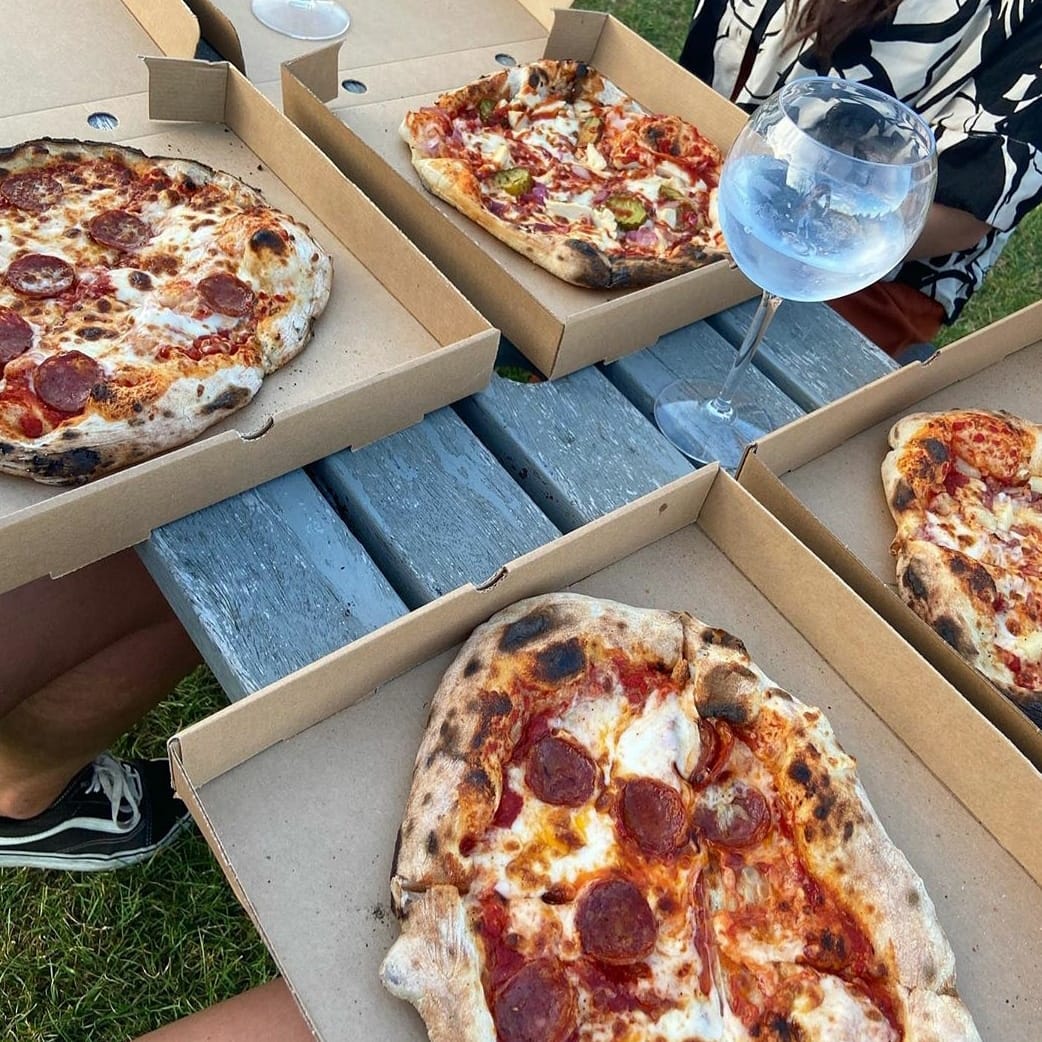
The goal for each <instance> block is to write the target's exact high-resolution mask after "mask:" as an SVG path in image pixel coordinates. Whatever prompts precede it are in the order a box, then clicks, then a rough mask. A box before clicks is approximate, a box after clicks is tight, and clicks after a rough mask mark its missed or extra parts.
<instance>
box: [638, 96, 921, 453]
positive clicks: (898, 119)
mask: <svg viewBox="0 0 1042 1042" xmlns="http://www.w3.org/2000/svg"><path fill="white" fill-rule="evenodd" d="M936 182H937V148H936V144H935V142H934V139H933V134H932V132H931V131H930V128H929V127H928V126H927V124H926V123H925V122H924V121H923V119H922V118H921V117H920V116H919V115H918V114H917V113H915V112H913V111H912V110H911V109H909V108H908V107H907V106H905V105H903V104H901V102H899V101H896V100H895V99H894V98H891V97H890V96H888V95H886V94H883V93H881V92H880V91H877V90H874V89H873V88H871V87H866V86H865V85H863V84H859V83H854V82H851V81H849V80H841V79H833V78H831V77H826V76H816V77H809V78H806V79H800V80H794V81H792V82H791V83H788V84H786V85H785V86H784V87H782V88H781V89H780V90H778V91H777V92H776V93H774V94H773V95H771V97H770V98H768V99H767V101H765V102H764V103H763V104H762V105H761V106H760V107H759V108H758V109H757V110H756V112H755V113H754V114H753V116H752V117H751V118H750V119H749V121H748V123H746V125H745V126H744V127H743V128H742V130H741V132H740V133H739V135H738V137H737V138H736V139H735V143H734V145H733V146H732V148H731V150H730V152H729V153H728V155H727V159H726V161H725V162H724V167H723V171H722V172H721V175H720V186H719V191H718V193H717V207H718V211H719V216H720V225H721V227H722V229H723V232H724V238H725V240H726V242H727V245H728V248H729V249H730V251H731V256H732V257H733V258H734V261H735V263H736V264H737V265H738V267H739V268H740V269H741V270H742V271H743V272H744V273H745V274H746V275H747V276H748V277H749V278H750V279H751V280H752V281H753V282H755V283H756V285H757V286H759V287H760V288H761V289H762V291H763V293H762V296H761V299H760V305H759V307H758V308H757V310H756V315H755V316H754V318H753V321H752V325H751V327H750V329H749V331H748V333H747V334H746V337H745V339H744V341H743V342H742V346H741V347H740V348H739V349H738V354H737V356H736V357H735V361H734V364H733V365H732V367H731V371H730V372H729V373H728V375H727V378H726V379H725V380H724V383H723V385H722V386H719V387H718V386H716V385H714V384H710V383H700V382H692V381H687V380H677V381H675V382H674V383H671V384H670V385H669V386H668V387H666V388H665V390H663V391H662V393H661V394H660V395H659V396H658V398H657V399H656V400H655V420H656V421H657V423H658V425H659V428H660V429H661V430H662V432H663V434H665V435H666V437H667V438H669V440H670V441H671V442H672V443H673V444H674V445H675V446H676V447H677V448H678V449H680V451H681V452H683V453H684V454H685V455H686V456H689V457H690V458H691V459H693V460H696V461H697V462H700V463H708V462H710V461H712V460H719V461H720V463H721V465H722V466H724V467H725V468H731V469H733V468H734V467H736V466H737V465H738V463H739V461H740V460H741V456H742V452H743V451H744V449H745V447H746V445H748V443H749V442H750V441H753V440H754V439H756V438H758V437H759V436H760V435H762V434H764V433H765V432H766V431H767V430H768V429H769V422H768V420H767V418H766V416H765V415H764V413H763V411H762V409H760V408H759V407H758V406H757V404H756V402H755V401H753V400H750V399H748V398H745V397H742V396H739V395H737V394H736V393H735V392H736V389H737V388H738V385H739V383H740V381H741V377H742V374H743V373H744V372H745V369H746V367H747V366H748V365H749V363H750V362H751V361H752V358H753V355H754V354H755V353H756V349H757V347H759V345H760V341H761V339H762V338H763V334H764V332H765V330H766V329H767V326H768V324H769V323H770V320H771V319H772V318H773V317H774V313H775V311H776V310H777V308H778V305H779V304H780V303H781V301H782V298H785V299H788V300H832V299H833V298H835V297H840V296H844V295H845V294H847V293H853V292H854V291H855V290H859V289H861V288H863V287H864V286H868V285H870V284H871V283H873V282H876V281H878V280H879V279H880V278H881V277H882V276H883V275H885V274H887V272H889V271H890V270H891V269H892V268H893V267H894V266H895V265H896V264H897V263H898V262H899V261H900V260H901V259H902V258H903V257H904V256H905V255H906V254H907V253H908V251H909V250H910V249H911V247H912V244H913V243H914V242H915V240H916V239H917V238H918V236H919V233H920V232H921V231H922V228H923V224H924V223H925V221H926V215H927V212H928V211H929V209H930V204H931V202H932V201H933V193H934V187H935V185H936Z"/></svg>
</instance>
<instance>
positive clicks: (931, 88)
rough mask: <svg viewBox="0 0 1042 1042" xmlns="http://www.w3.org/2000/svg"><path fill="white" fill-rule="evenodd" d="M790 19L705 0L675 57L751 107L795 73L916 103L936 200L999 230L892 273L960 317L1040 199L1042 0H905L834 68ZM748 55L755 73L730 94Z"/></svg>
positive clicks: (778, 2)
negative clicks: (934, 168) (929, 135)
mask: <svg viewBox="0 0 1042 1042" xmlns="http://www.w3.org/2000/svg"><path fill="white" fill-rule="evenodd" d="M836 3H840V0H836ZM785 19H786V5H785V2H784V0H698V3H697V5H696V7H695V12H694V16H693V20H692V25H691V30H690V32H689V34H688V37H687V41H686V43H685V45H684V51H683V53H682V54H681V57H680V63H681V64H682V65H683V66H684V67H685V68H687V69H689V70H690V71H691V72H693V73H694V74H695V75H696V76H698V78H699V79H701V80H703V81H704V82H706V83H708V84H711V85H712V86H713V87H714V89H716V90H717V91H718V92H719V93H720V94H723V95H724V96H725V97H728V98H731V99H732V100H733V101H734V102H735V103H736V104H737V105H738V106H740V107H741V108H742V109H744V110H745V111H747V112H752V111H753V110H754V109H755V108H756V107H757V106H758V105H759V104H760V103H761V102H762V101H764V100H765V99H766V98H767V97H769V96H770V95H771V94H772V93H773V92H774V91H775V90H777V89H778V88H779V87H780V86H782V85H783V84H784V83H787V82H788V81H789V80H793V79H798V78H800V77H802V76H814V75H832V76H842V77H844V78H845V79H850V80H857V81H859V82H862V83H868V84H870V85H871V86H873V87H876V88H878V89H879V90H884V91H886V92H887V93H889V94H891V95H893V96H894V97H896V98H899V99H900V100H901V101H903V102H904V103H905V104H907V105H909V106H911V107H912V108H914V109H915V110H916V111H918V112H919V113H921V114H922V115H923V116H924V117H925V118H926V120H927V121H928V122H929V123H930V125H931V126H932V127H933V130H934V135H935V136H936V138H937V150H938V180H937V195H936V200H937V202H939V203H944V204H945V205H947V206H951V207H955V208H956V209H959V210H965V211H966V212H968V213H971V214H973V215H974V216H975V217H978V218H980V220H982V221H985V222H986V223H987V224H989V225H991V226H992V230H991V231H989V232H988V234H987V235H986V236H985V237H984V238H983V239H981V241H980V242H979V243H977V244H976V245H975V246H974V247H973V248H972V249H969V250H965V251H962V252H960V253H954V254H951V255H950V256H947V257H934V258H931V259H930V260H928V261H909V262H908V263H906V264H904V265H903V266H902V267H901V268H900V269H898V271H896V272H894V273H893V274H892V277H894V278H896V279H899V280H900V281H901V282H905V283H908V284H909V285H911V286H913V287H915V288H916V289H918V290H920V291H921V292H922V293H925V294H926V295H927V296H929V297H932V298H933V299H934V300H937V301H938V302H940V303H941V304H942V305H943V307H944V310H945V313H946V314H947V316H948V321H949V322H951V321H954V319H955V318H956V317H957V316H958V314H959V312H960V311H961V310H962V308H963V305H964V304H965V303H966V301H967V300H968V299H969V297H970V295H971V294H972V293H973V291H974V290H975V289H977V287H978V286H979V285H980V283H981V281H982V279H983V277H984V274H985V273H986V272H987V270H988V269H989V268H990V267H991V265H992V264H993V263H994V262H995V260H996V258H997V257H998V255H999V253H1000V252H1001V251H1002V248H1003V246H1004V245H1005V244H1006V241H1007V240H1008V239H1009V236H1010V234H1011V232H1012V231H1013V229H1014V228H1015V227H1016V226H1017V223H1018V222H1019V221H1020V220H1021V219H1022V218H1023V217H1024V216H1025V215H1026V214H1027V213H1028V212H1029V211H1030V210H1031V209H1032V208H1033V207H1034V206H1036V205H1037V204H1038V203H1039V202H1042V0H904V2H903V3H902V4H901V6H900V7H899V8H898V9H897V12H896V13H895V14H894V15H893V16H892V17H891V18H889V19H888V20H886V21H884V22H881V23H879V24H877V25H875V26H872V27H870V28H868V29H867V30H862V31H860V32H858V33H855V34H854V35H852V36H851V37H849V38H848V39H847V40H846V41H844V42H843V43H842V44H841V45H840V46H839V47H838V48H837V49H836V52H835V54H834V55H833V56H832V63H831V66H830V67H829V68H822V67H820V66H819V64H818V62H817V60H816V57H815V55H814V51H813V45H812V44H808V43H807V42H806V41H805V42H803V43H802V44H799V45H794V44H792V43H791V42H790V41H789V39H788V37H787V34H786V29H785ZM747 55H755V57H753V58H752V64H751V66H749V74H748V78H747V79H746V81H745V83H744V84H743V85H741V86H740V88H739V90H738V92H737V95H736V96H733V95H734V94H735V85H736V83H737V81H738V76H739V70H740V69H741V68H742V65H743V61H745V60H746V56H747ZM747 64H748V63H747Z"/></svg>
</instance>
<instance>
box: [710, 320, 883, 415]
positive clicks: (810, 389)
mask: <svg viewBox="0 0 1042 1042" xmlns="http://www.w3.org/2000/svg"><path fill="white" fill-rule="evenodd" d="M757 303H758V300H748V301H745V302H744V303H741V304H737V305H735V306H734V307H732V308H728V310H726V311H721V312H720V314H718V315H713V316H712V317H710V318H709V319H707V320H706V321H707V323H708V324H709V325H710V326H712V327H713V328H714V329H716V330H717V332H719V333H720V335H721V336H723V337H725V338H726V339H727V340H728V341H730V343H731V344H732V345H734V346H735V347H738V345H739V344H741V342H742V339H743V338H744V336H745V332H746V330H747V329H748V328H749V324H750V323H751V322H752V317H753V312H754V311H755V310H756V305H757ZM753 364H754V365H755V366H756V367H757V368H758V369H760V370H761V371H762V372H764V373H766V374H767V376H769V377H770V379H771V380H772V381H773V383H774V384H776V385H777V386H778V387H779V388H781V390H783V391H784V392H785V393H786V394H787V395H788V396H789V397H790V398H792V399H793V401H795V402H797V403H798V404H799V405H800V407H801V408H802V409H804V411H806V412H811V411H813V410H814V409H817V408H818V407H819V406H821V405H826V404H827V403H828V402H831V401H835V400H836V399H837V398H842V397H843V395H845V394H849V393H850V392H851V391H856V390H857V389H858V388H859V387H864V385H865V384H867V383H871V382H872V381H873V380H875V379H877V378H878V377H880V376H885V375H886V374H887V373H890V372H893V371H894V370H895V369H896V368H897V367H898V366H897V363H896V362H895V361H894V360H893V359H892V358H890V357H889V356H888V355H886V354H885V353H884V352H883V351H881V350H880V349H879V348H878V347H876V345H875V344H873V343H872V342H871V341H870V340H868V339H866V338H865V337H864V336H862V335H861V333H859V332H858V331H857V330H856V329H855V328H854V327H853V326H852V325H850V324H849V323H848V322H847V321H845V320H844V319H842V318H840V317H839V315H837V314H836V312H835V311H833V310H832V308H830V307H829V306H828V305H827V304H819V303H806V302H803V301H795V300H786V301H783V302H782V305H781V307H779V308H778V310H777V312H776V313H775V315H774V320H773V321H772V322H771V324H770V326H768V327H767V332H766V334H765V335H764V338H763V341H762V343H761V344H760V349H759V351H757V353H756V357H755V359H754V362H753Z"/></svg>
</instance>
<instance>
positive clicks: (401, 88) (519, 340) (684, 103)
mask: <svg viewBox="0 0 1042 1042" xmlns="http://www.w3.org/2000/svg"><path fill="white" fill-rule="evenodd" d="M405 6H406V8H408V7H409V6H410V5H408V4H407V5H405ZM506 6H507V7H513V8H515V9H516V8H518V7H519V6H520V5H518V4H516V3H515V4H512V5H506ZM427 7H429V5H427ZM532 12H533V14H538V15H539V16H540V19H548V17H549V16H551V15H554V16H555V17H553V24H552V29H550V31H549V33H548V34H547V33H546V32H545V30H544V31H543V32H540V33H534V32H530V33H529V34H528V35H525V36H520V37H519V36H513V37H511V36H509V35H503V36H501V37H500V38H499V39H498V40H491V39H490V40H488V42H483V41H482V40H481V39H480V38H477V39H473V45H472V46H471V47H469V49H467V50H463V51H460V50H457V51H454V52H452V53H432V54H427V55H422V56H416V57H412V56H408V55H405V56H403V57H401V58H400V59H398V60H396V61H393V62H388V63H384V64H375V65H365V64H363V62H364V61H367V60H368V58H366V57H363V56H361V55H359V53H358V52H359V48H357V47H356V46H355V45H354V44H353V42H352V37H351V33H352V32H353V31H354V27H352V28H351V29H349V30H348V35H347V37H346V38H345V40H344V43H343V46H342V47H340V46H339V45H338V44H333V45H330V46H327V47H325V48H323V49H321V50H318V51H316V52H314V53H312V54H308V55H305V56H303V57H301V58H298V59H295V60H293V61H291V62H288V63H287V64H286V65H285V66H284V68H283V79H282V98H283V108H284V109H285V112H286V114H287V115H288V116H289V117H290V118H291V119H292V120H293V121H294V122H295V123H296V124H297V125H298V126H299V127H301V128H302V129H303V130H304V131H305V133H307V134H308V136H309V137H311V139H312V140H313V141H315V142H316V143H317V144H319V146H320V147H321V148H322V149H323V151H325V152H326V153H327V154H328V155H329V156H331V157H332V158H333V159H334V161H335V162H336V163H337V165H338V166H339V167H340V169H341V170H343V171H344V172H345V173H347V175H348V176H349V177H350V178H351V179H352V180H354V181H355V182H356V183H357V184H359V185H360V186H361V187H362V188H363V189H364V190H365V191H366V192H367V193H368V194H369V195H370V197H371V198H372V199H373V200H374V201H375V202H376V203H377V205H378V206H380V207H381V208H382V209H383V210H384V211H385V212H386V213H387V214H388V215H389V216H390V217H391V218H392V219H393V220H394V221H395V222H396V223H397V224H398V225H399V226H400V227H401V228H403V229H404V230H405V232H406V233H407V234H408V235H409V236H410V237H411V238H412V239H413V241H414V242H416V243H417V244H418V245H419V246H420V248H421V249H422V250H423V251H424V253H425V254H426V255H427V256H428V257H430V258H431V259H432V260H433V261H434V262H435V263H436V264H437V265H438V267H439V268H440V269H441V270H442V271H444V272H445V273H446V274H448V275H449V277H450V278H451V279H452V280H453V281H454V282H455V283H456V285H457V286H459V288H460V289H461V290H462V291H463V292H464V293H465V294H466V295H467V297H468V299H470V300H471V301H473V303H474V304H475V305H476V306H477V307H478V309H479V310H480V311H481V312H482V314H484V315H486V316H487V317H488V319H489V320H490V321H491V322H492V323H493V325H495V326H496V327H497V328H499V329H501V330H502V331H503V333H504V335H505V336H506V337H507V338H508V339H509V340H510V341H512V342H513V343H514V344H515V345H516V346H517V347H518V348H519V349H520V350H521V351H522V353H524V354H525V355H526V356H527V357H528V359H529V360H530V361H531V362H532V363H533V364H534V365H535V367H536V368H537V369H539V370H540V371H541V372H542V373H543V374H544V375H546V376H549V377H557V376H563V375H565V374H566V373H569V372H572V371H574V370H576V369H579V368H581V367H583V366H586V365H590V364H592V363H595V362H599V361H604V360H610V359H615V358H619V357H620V356H622V355H624V354H628V353H630V352H632V351H636V350H639V349H641V348H645V347H649V346H650V345H652V344H654V342H655V341H656V340H657V339H658V337H660V336H662V335H664V334H666V333H668V332H671V331H673V330H675V329H679V328H680V327H682V326H685V325H688V324H689V323H692V322H695V321H697V320H698V319H700V318H704V317H705V316H706V315H710V314H714V313H716V312H718V311H722V310H723V309H725V308H727V307H730V306H731V305H733V304H736V303H738V302H739V301H741V300H744V299H747V298H749V297H751V296H753V295H755V292H756V291H755V290H754V288H753V287H752V285H751V284H750V283H749V282H748V281H747V280H746V279H745V277H744V276H743V275H742V274H741V273H740V272H739V271H738V270H737V269H736V268H733V267H731V266H730V265H729V264H728V263H727V262H726V261H717V262H716V263H713V264H710V265H707V266H706V267H704V268H701V269H699V270H697V271H693V272H688V273H686V274H684V275H680V276H677V277H675V278H672V279H668V280H666V281H665V282H660V283H658V284H655V285H652V286H645V287H640V288H635V289H615V290H597V289H587V288H582V287H577V286H572V285H569V284H568V283H566V282H564V281H563V280H561V279H558V278H557V277H556V276H554V275H552V274H550V273H549V272H548V271H546V270H544V269H543V268H542V267H540V266H538V265H536V264H534V263H533V262H531V261H529V260H528V259H527V258H525V257H524V256H522V255H521V254H519V253H517V252H515V251H514V250H512V249H511V248H510V247H508V246H507V245H505V244H504V243H502V242H500V241H499V240H498V239H496V238H495V237H494V236H492V235H491V234H489V233H488V232H486V231H484V229H482V228H480V227H478V226H477V225H476V224H475V223H474V222H472V221H470V220H469V219H468V218H466V217H464V216H463V215H462V214H461V213H459V212H458V211H457V210H456V209H455V208H453V207H451V206H449V205H448V204H447V203H444V202H442V201H441V200H440V199H438V198H436V197H435V196H434V195H432V194H431V193H430V192H428V191H427V190H426V189H424V188H423V187H422V185H421V183H420V181H419V178H418V175H417V174H416V172H415V170H414V169H413V166H412V162H411V159H410V151H409V148H408V147H407V145H406V144H405V142H404V141H402V139H401V138H400V137H399V134H398V127H399V126H400V124H401V122H402V119H403V118H404V116H405V114H406V112H408V111H409V110H410V109H414V108H416V107H419V106H422V105H428V104H431V103H432V102H433V101H434V99H435V98H436V97H437V96H438V95H439V94H440V93H441V92H442V91H444V90H447V89H451V88H454V87H457V86H461V85H463V84H465V83H469V82H471V81H473V80H476V79H477V78H479V77H480V76H483V75H486V74H489V73H495V72H500V71H502V68H503V63H506V64H513V63H515V62H516V63H525V62H529V61H533V60H536V59H538V58H541V57H544V56H545V57H548V58H575V59H579V60H582V61H586V62H588V63H590V64H591V65H593V66H594V67H595V68H597V69H598V70H600V71H601V72H602V73H604V74H605V75H606V76H608V77H609V78H610V79H611V80H613V81H614V82H615V83H616V84H617V85H618V86H619V87H620V88H621V89H622V90H624V91H626V92H627V93H629V94H631V95H632V96H633V97H635V98H636V99H637V101H639V102H640V103H641V104H643V105H644V106H645V107H646V108H647V109H649V110H650V111H657V112H668V113H674V114H676V115H679V116H681V117H683V118H685V119H687V120H688V121H689V122H691V123H693V124H695V125H696V126H697V127H698V128H699V129H700V130H701V131H702V132H703V133H704V134H705V135H706V137H708V138H710V139H711V140H712V141H713V142H714V143H715V144H717V145H718V146H719V147H720V148H722V149H724V150H726V149H727V148H728V147H729V146H730V144H731V142H732V141H733V140H734V137H735V136H736V135H737V133H738V131H739V130H740V129H741V127H742V125H743V123H744V121H745V117H744V115H743V114H742V112H741V111H740V110H739V109H738V108H736V107H735V106H733V105H731V103H730V102H728V101H726V100H725V99H723V98H722V97H720V96H719V95H718V94H716V93H715V92H714V91H713V90H712V89H710V88H709V87H707V86H705V85H704V84H703V83H701V82H700V81H699V80H697V79H696V78H695V77H694V76H692V75H691V74H690V73H688V72H687V71H685V70H684V69H682V68H681V67H680V66H679V65H677V64H676V62H674V61H673V60H672V59H670V58H668V57H667V56H666V55H664V54H663V53H662V52H661V51H659V50H657V49H656V48H655V47H653V46H652V45H651V44H650V43H648V42H647V41H646V40H643V39H642V38H641V37H640V36H638V35H637V34H636V33H634V32H632V31H631V30H629V29H627V28H626V27H625V26H624V25H623V24H622V23H621V22H619V21H617V20H616V19H614V18H612V17H609V16H607V15H604V14H599V13H596V12H589V11H572V10H560V11H556V12H552V13H551V12H548V11H547V10H546V9H545V7H537V6H536V5H534V4H533V5H532ZM439 17H440V16H439ZM359 22H360V23H361V18H360V19H359ZM437 23H438V18H431V31H433V30H434V26H435V25H437ZM547 24H549V21H547ZM542 25H543V22H542V21H538V22H537V21H535V20H534V19H533V20H532V29H533V30H534V29H535V28H537V27H542ZM359 31H360V32H361V29H360V30H359ZM459 39H465V40H467V41H468V43H471V42H472V37H471V36H470V35H469V32H468V33H461V34H460V36H459ZM338 47H339V60H338ZM345 63H347V66H346V67H345ZM326 102H328V105H327V104H326Z"/></svg>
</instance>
